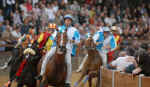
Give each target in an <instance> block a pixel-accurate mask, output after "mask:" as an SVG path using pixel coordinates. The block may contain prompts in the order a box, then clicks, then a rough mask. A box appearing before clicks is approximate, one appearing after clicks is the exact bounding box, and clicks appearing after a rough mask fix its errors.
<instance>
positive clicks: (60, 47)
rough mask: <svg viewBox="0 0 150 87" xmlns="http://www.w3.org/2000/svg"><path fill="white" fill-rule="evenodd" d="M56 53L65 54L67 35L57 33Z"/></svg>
mask: <svg viewBox="0 0 150 87" xmlns="http://www.w3.org/2000/svg"><path fill="white" fill-rule="evenodd" d="M56 42H57V51H56V52H57V53H59V54H60V53H65V52H66V44H67V33H66V32H64V33H58V34H57V41H56Z"/></svg>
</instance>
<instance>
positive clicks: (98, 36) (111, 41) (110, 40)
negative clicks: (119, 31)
mask: <svg viewBox="0 0 150 87" xmlns="http://www.w3.org/2000/svg"><path fill="white" fill-rule="evenodd" d="M93 40H94V43H97V42H98V43H99V44H98V45H97V46H96V48H97V50H99V51H101V50H106V49H103V47H104V46H108V45H109V46H110V49H111V50H113V49H115V47H116V46H117V45H116V43H115V38H114V36H113V35H112V34H110V35H109V36H108V37H107V38H104V33H103V32H96V33H95V34H94V36H93ZM106 51H107V52H108V50H106Z"/></svg>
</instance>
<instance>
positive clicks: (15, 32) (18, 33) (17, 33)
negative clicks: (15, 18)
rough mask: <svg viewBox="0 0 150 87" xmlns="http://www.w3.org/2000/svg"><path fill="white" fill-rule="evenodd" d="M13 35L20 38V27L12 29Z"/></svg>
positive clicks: (15, 38)
mask: <svg viewBox="0 0 150 87" xmlns="http://www.w3.org/2000/svg"><path fill="white" fill-rule="evenodd" d="M11 35H12V37H13V38H14V40H18V39H19V38H20V37H21V33H20V27H18V26H14V27H13V30H12V31H11Z"/></svg>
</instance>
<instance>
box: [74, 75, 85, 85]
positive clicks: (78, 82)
mask: <svg viewBox="0 0 150 87" xmlns="http://www.w3.org/2000/svg"><path fill="white" fill-rule="evenodd" d="M85 75H86V74H85V73H83V74H82V75H81V77H80V79H79V80H78V81H77V82H75V84H74V87H77V86H78V85H79V84H80V82H81V81H82V80H83V78H84V76H85Z"/></svg>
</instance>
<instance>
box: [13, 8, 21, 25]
mask: <svg viewBox="0 0 150 87" xmlns="http://www.w3.org/2000/svg"><path fill="white" fill-rule="evenodd" d="M13 22H14V24H15V25H21V24H22V21H21V16H20V13H19V11H18V10H16V12H15V13H14V14H13Z"/></svg>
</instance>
